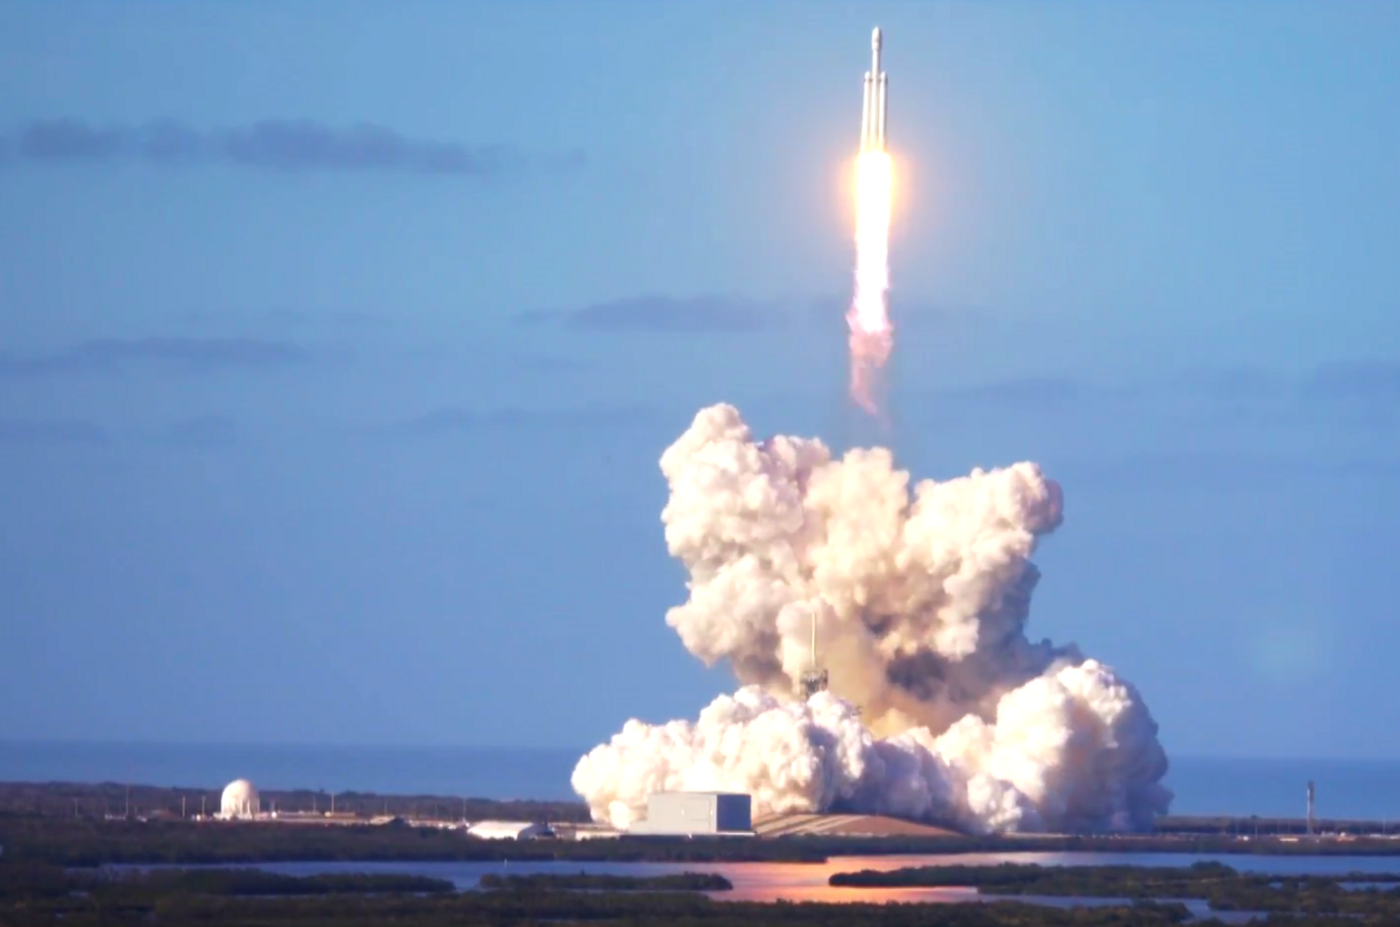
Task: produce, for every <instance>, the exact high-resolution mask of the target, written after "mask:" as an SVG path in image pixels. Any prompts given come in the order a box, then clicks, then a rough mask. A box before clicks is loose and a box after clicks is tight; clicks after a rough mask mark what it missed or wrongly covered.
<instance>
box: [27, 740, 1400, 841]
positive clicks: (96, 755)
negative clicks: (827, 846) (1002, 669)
mask: <svg viewBox="0 0 1400 927" xmlns="http://www.w3.org/2000/svg"><path fill="white" fill-rule="evenodd" d="M583 753H584V751H583V750H582V749H557V748H542V749H504V748H487V747H340V746H291V745H266V746H248V745H232V744H230V745H210V744H151V743H140V744H121V743H49V742H43V743H34V742H13V741H12V742H0V781H11V782H14V781H27V782H49V781H68V782H102V781H111V782H129V783H140V784H144V785H156V786H188V787H204V788H214V787H218V786H222V785H223V784H224V783H226V782H228V781H230V780H232V779H236V778H239V777H244V778H248V779H251V780H253V781H254V782H255V783H257V784H258V785H259V786H261V787H263V788H266V789H295V788H311V789H325V790H326V791H334V792H344V791H351V790H354V791H359V792H378V793H382V794H401V795H402V794H415V795H450V796H461V797H479V798H497V799H508V798H538V799H568V798H575V797H576V796H575V795H574V794H573V790H572V789H571V788H570V787H569V777H570V775H571V774H572V772H573V768H574V764H575V763H577V762H578V759H579V757H580V756H582V755H583ZM1309 780H1312V781H1313V782H1315V783H1316V786H1317V814H1318V816H1319V817H1322V818H1332V817H1336V818H1368V819H1388V820H1395V821H1397V823H1400V761H1381V760H1277V759H1225V758H1210V757H1175V758H1173V759H1172V761H1171V771H1170V773H1169V774H1168V776H1167V780H1166V781H1167V785H1168V786H1170V787H1171V788H1172V790H1173V791H1174V792H1175V793H1176V800H1175V801H1174V802H1173V803H1172V809H1171V810H1172V812H1173V813H1174V814H1219V815H1227V814H1228V815H1250V814H1257V815H1261V816H1284V817H1302V816H1303V815H1304V813H1305V811H1306V803H1305V802H1306V798H1305V796H1306V792H1307V783H1308V781H1309Z"/></svg>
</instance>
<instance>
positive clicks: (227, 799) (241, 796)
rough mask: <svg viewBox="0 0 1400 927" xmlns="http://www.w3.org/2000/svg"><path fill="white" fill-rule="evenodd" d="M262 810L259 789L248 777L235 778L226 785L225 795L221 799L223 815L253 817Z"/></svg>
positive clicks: (220, 805)
mask: <svg viewBox="0 0 1400 927" xmlns="http://www.w3.org/2000/svg"><path fill="white" fill-rule="evenodd" d="M261 810H262V802H261V801H260V800H259V799H258V790H257V788H256V787H255V786H254V785H253V783H251V782H249V781H248V780H247V779H235V780H234V781H232V782H230V783H229V784H228V785H226V786H225V787H224V797H223V798H221V799H219V814H220V816H221V817H225V818H252V817H257V815H258V812H260V811H261Z"/></svg>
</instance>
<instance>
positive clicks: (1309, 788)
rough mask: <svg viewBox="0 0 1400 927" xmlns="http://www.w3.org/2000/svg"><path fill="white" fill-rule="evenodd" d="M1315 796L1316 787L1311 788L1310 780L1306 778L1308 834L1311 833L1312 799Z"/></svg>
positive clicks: (1310, 834)
mask: <svg viewBox="0 0 1400 927" xmlns="http://www.w3.org/2000/svg"><path fill="white" fill-rule="evenodd" d="M1316 796H1317V791H1316V789H1314V788H1313V783H1312V780H1311V779H1309V780H1308V836H1309V837H1311V836H1312V835H1313V822H1314V820H1315V819H1314V817H1313V799H1314V798H1315V797H1316Z"/></svg>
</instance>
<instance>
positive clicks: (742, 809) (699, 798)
mask: <svg viewBox="0 0 1400 927" xmlns="http://www.w3.org/2000/svg"><path fill="white" fill-rule="evenodd" d="M627 832H628V833H631V834H670V835H673V836H693V835H696V834H710V835H719V834H736V835H737V834H750V833H752V832H753V799H752V798H751V797H750V796H748V795H745V794H744V793H742V792H653V793H651V794H650V795H648V796H647V816H646V819H645V820H641V821H637V822H636V823H634V824H633V825H632V826H631V827H629V828H628V829H627Z"/></svg>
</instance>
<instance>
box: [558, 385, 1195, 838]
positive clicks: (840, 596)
mask: <svg viewBox="0 0 1400 927" xmlns="http://www.w3.org/2000/svg"><path fill="white" fill-rule="evenodd" d="M661 469H662V472H663V473H664V474H665V476H666V479H667V482H668V484H669V486H670V499H669V501H668V502H667V504H666V507H665V509H664V511H663V513H662V521H663V523H664V524H665V528H666V543H667V547H668V548H669V550H670V553H671V554H672V556H674V557H676V558H678V559H679V560H680V561H681V562H682V563H683V564H685V566H686V568H687V570H688V571H689V573H690V583H689V587H690V598H689V600H688V601H687V602H685V603H684V604H682V605H679V606H676V607H675V608H672V609H671V610H670V612H669V613H668V614H667V616H666V622H667V624H669V625H670V626H671V627H672V628H674V629H675V631H676V633H677V634H678V635H679V636H680V638H681V642H682V643H683V644H684V645H685V647H686V649H687V650H689V651H690V652H691V653H692V654H694V655H695V656H696V657H698V658H699V659H701V660H702V661H704V663H705V664H706V665H714V664H716V663H718V662H721V661H724V662H727V663H728V664H729V665H730V666H731V667H732V669H733V671H734V674H735V675H736V676H737V677H738V680H739V682H740V683H741V686H742V687H741V688H740V689H739V690H738V691H737V692H736V693H735V694H734V695H732V696H729V695H725V696H721V697H720V698H718V699H716V700H715V701H714V702H713V703H712V704H711V705H710V706H709V707H707V708H706V709H704V710H703V711H702V712H701V713H700V717H699V719H698V720H697V721H696V722H694V723H692V722H688V721H673V722H671V723H669V724H663V725H650V724H646V723H643V722H641V721H638V720H632V721H628V722H627V724H626V725H625V726H624V727H623V729H622V731H621V732H620V733H619V734H617V735H616V736H614V737H613V738H612V740H611V741H610V742H608V743H606V744H603V745H601V746H599V747H597V748H595V749H594V750H593V751H591V752H590V753H589V754H588V755H586V756H584V757H583V758H582V759H581V760H580V761H579V763H578V765H577V767H576V768H575V771H574V774H573V787H574V789H575V791H577V792H578V793H579V794H580V795H582V796H583V797H584V799H585V800H586V801H587V802H588V804H589V806H590V808H591V809H592V812H593V815H594V816H595V818H597V819H598V820H601V821H607V822H610V823H612V824H613V825H615V826H619V827H624V826H626V825H628V824H629V823H630V822H632V821H633V820H635V819H636V817H637V815H638V814H639V813H640V812H641V811H642V810H643V808H644V807H645V804H646V797H647V795H648V794H650V793H651V792H654V791H660V790H727V791H741V792H748V793H750V794H751V795H753V798H754V805H755V807H754V811H755V814H760V815H761V814H764V813H768V812H783V811H808V812H811V811H828V810H831V809H833V808H841V809H845V810H851V811H864V812H872V813H885V814H894V815H898V816H903V817H910V818H922V819H929V820H937V821H940V822H945V823H954V824H957V825H959V826H961V827H964V828H966V829H969V830H974V831H982V832H986V831H1018V830H1019V831H1039V830H1047V829H1048V830H1056V831H1066V830H1074V831H1104V830H1108V831H1129V830H1141V829H1148V828H1150V827H1151V826H1152V824H1153V821H1154V818H1155V817H1156V816H1157V815H1160V814H1164V813H1165V812H1166V811H1167V808H1168V806H1169V804H1170V801H1171V793H1170V792H1168V791H1167V789H1166V788H1165V787H1163V786H1162V784H1161V779H1162V777H1163V776H1164V775H1165V773H1166V769H1167V759H1166V754H1165V752H1164V751H1163V749H1162V747H1161V745H1160V743H1158V740H1157V725H1156V723H1155V722H1154V721H1153V719H1152V715H1151V713H1150V712H1149V711H1148V708H1147V706H1146V704H1145V703H1144V702H1143V700H1142V697H1141V696H1140V695H1139V693H1138V692H1137V690H1136V689H1135V688H1134V687H1133V686H1132V684H1131V683H1129V682H1127V681H1126V680H1124V679H1122V678H1120V677H1119V676H1118V675H1117V674H1115V673H1114V671H1113V670H1112V669H1111V668H1109V667H1108V666H1105V665H1104V664H1102V663H1100V662H1098V661H1095V660H1091V659H1086V658H1085V657H1084V656H1083V655H1081V654H1080V653H1079V651H1078V650H1077V649H1076V648H1075V647H1073V646H1056V645H1054V644H1052V643H1051V642H1050V641H1048V640H1041V641H1038V642H1036V641H1032V640H1031V639H1030V638H1028V637H1027V636H1026V624H1027V621H1028V618H1029V611H1030V600H1031V594H1032V591H1033V590H1034V588H1035V585H1036V582H1037V580H1038V578H1039V573H1038V572H1037V570H1036V568H1035V566H1034V565H1033V564H1032V563H1031V560H1030V558H1031V555H1032V553H1033V552H1034V550H1035V547H1036V544H1037V542H1038V540H1039V539H1040V538H1041V537H1043V536H1044V535H1046V534H1049V533H1050V532H1052V531H1054V530H1055V529H1056V528H1057V527H1058V526H1059V525H1060V522H1061V518H1062V507H1063V501H1062V497H1061V491H1060V488H1059V486H1058V485H1057V484H1056V483H1055V482H1054V481H1052V480H1050V479H1047V478H1046V477H1045V476H1044V475H1043V474H1042V473H1041V471H1040V468H1039V467H1037V466H1036V465H1035V464H1032V463H1018V464H1014V465H1012V466H1010V467H1005V468H1002V469H997V470H990V471H983V470H974V471H973V472H972V473H971V474H969V475H968V476H965V477H960V478H958V479H952V480H947V481H944V482H935V481H933V480H924V481H922V482H919V483H918V484H916V485H914V486H913V487H912V491H911V487H910V477H909V474H908V473H906V472H904V471H902V470H898V469H895V467H894V465H893V460H892V458H891V455H890V453H889V452H888V451H886V450H884V449H882V448H871V449H854V450H851V451H849V452H847V453H846V455H845V456H844V457H843V458H840V459H835V458H833V456H832V454H831V452H830V451H829V450H828V449H827V447H826V446H825V445H824V444H822V442H820V441H817V440H812V439H804V438H795V437H784V436H779V437H774V438H770V439H768V440H766V441H757V440H755V439H754V437H753V435H752V434H751V433H750V431H749V428H748V426H747V425H746V424H745V422H744V420H743V418H742V417H741V416H740V414H739V411H738V410H737V409H735V408H734V407H732V406H728V405H717V406H712V407H710V408H707V409H704V410H702V411H701V412H700V413H699V414H698V415H697V416H696V417H695V420H694V422H693V423H692V424H691V426H690V428H689V429H688V430H687V431H686V432H685V433H684V434H683V435H682V436H681V437H680V438H679V439H678V440H677V441H676V442H675V443H674V444H672V445H671V447H670V448H668V449H667V450H666V452H665V453H664V454H663V455H662V458H661ZM814 616H815V620H816V626H817V638H818V646H819V648H820V651H821V653H822V655H823V659H824V661H825V663H826V665H827V667H828V668H829V670H830V676H831V691H829V692H826V691H824V692H817V693H816V694H814V695H812V696H811V697H810V698H807V699H805V700H804V698H803V697H802V693H801V691H800V685H799V683H800V680H801V677H802V674H803V672H804V671H805V670H806V669H807V668H808V646H809V645H808V636H809V634H810V628H811V622H812V620H813V617H814Z"/></svg>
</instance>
